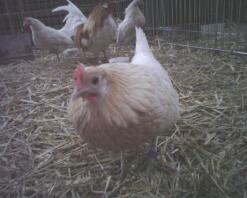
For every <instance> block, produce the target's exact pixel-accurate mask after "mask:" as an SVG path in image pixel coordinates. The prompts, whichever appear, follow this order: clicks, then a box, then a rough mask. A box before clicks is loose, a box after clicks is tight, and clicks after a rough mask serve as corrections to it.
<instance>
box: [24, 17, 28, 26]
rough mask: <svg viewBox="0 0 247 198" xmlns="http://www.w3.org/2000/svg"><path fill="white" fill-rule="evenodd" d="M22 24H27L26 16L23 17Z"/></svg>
mask: <svg viewBox="0 0 247 198" xmlns="http://www.w3.org/2000/svg"><path fill="white" fill-rule="evenodd" d="M23 25H28V17H23Z"/></svg>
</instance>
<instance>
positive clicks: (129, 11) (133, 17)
mask: <svg viewBox="0 0 247 198" xmlns="http://www.w3.org/2000/svg"><path fill="white" fill-rule="evenodd" d="M143 5H144V2H143V0H133V1H132V2H131V3H130V4H129V5H128V7H127V8H126V9H125V17H124V20H123V21H122V22H121V23H120V24H119V26H118V30H117V44H122V45H126V44H130V43H131V42H133V41H134V38H135V27H136V26H137V27H144V25H145V17H144V15H143V13H142V10H141V7H143Z"/></svg>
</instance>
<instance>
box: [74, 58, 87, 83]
mask: <svg viewBox="0 0 247 198" xmlns="http://www.w3.org/2000/svg"><path fill="white" fill-rule="evenodd" d="M84 71H85V66H84V65H83V64H81V63H80V64H79V65H78V66H77V68H76V69H75V71H74V74H73V77H74V80H75V84H76V86H77V87H79V86H80V85H81V80H82V78H83V74H84Z"/></svg>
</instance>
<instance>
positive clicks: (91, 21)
mask: <svg viewBox="0 0 247 198" xmlns="http://www.w3.org/2000/svg"><path fill="white" fill-rule="evenodd" d="M114 6H115V5H114V3H110V2H108V1H102V2H100V3H99V4H98V5H97V6H96V7H94V8H93V10H92V12H91V13H90V14H89V16H88V19H87V21H86V22H85V23H84V24H81V25H80V26H78V28H77V30H76V34H75V39H74V42H75V44H76V46H77V47H79V48H81V49H82V51H83V52H87V51H89V52H92V53H93V54H94V56H95V57H96V59H98V57H99V54H100V52H103V53H104V58H105V59H106V61H107V56H106V49H107V47H108V46H109V45H110V44H111V43H113V42H114V40H115V37H116V31H117V24H116V22H115V21H114V18H113V12H114Z"/></svg>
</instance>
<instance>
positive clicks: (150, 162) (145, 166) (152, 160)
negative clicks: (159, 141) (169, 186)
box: [137, 138, 164, 175]
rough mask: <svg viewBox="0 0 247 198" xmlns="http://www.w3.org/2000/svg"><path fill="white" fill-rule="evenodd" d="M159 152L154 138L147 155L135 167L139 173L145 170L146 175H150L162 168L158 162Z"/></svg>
mask: <svg viewBox="0 0 247 198" xmlns="http://www.w3.org/2000/svg"><path fill="white" fill-rule="evenodd" d="M158 155H159V152H158V150H157V146H156V138H154V139H153V141H152V143H151V145H150V148H149V150H148V152H147V155H146V156H145V157H144V160H143V161H142V162H141V163H140V165H139V166H137V169H139V170H140V171H141V172H142V171H144V170H146V173H147V175H150V173H151V172H153V171H155V170H158V171H161V170H163V169H164V168H163V167H162V165H161V164H160V163H159V161H158Z"/></svg>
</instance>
